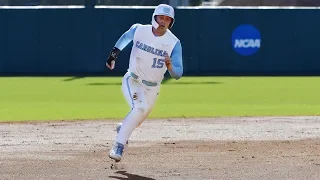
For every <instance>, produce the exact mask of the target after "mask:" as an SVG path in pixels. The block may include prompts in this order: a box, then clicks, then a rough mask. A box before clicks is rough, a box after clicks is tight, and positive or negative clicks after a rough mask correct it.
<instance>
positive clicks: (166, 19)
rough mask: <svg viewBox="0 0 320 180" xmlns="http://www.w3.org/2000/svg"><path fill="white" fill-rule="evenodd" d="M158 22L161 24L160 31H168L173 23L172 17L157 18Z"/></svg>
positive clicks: (159, 16) (160, 16) (161, 16)
mask: <svg viewBox="0 0 320 180" xmlns="http://www.w3.org/2000/svg"><path fill="white" fill-rule="evenodd" d="M156 21H157V23H158V24H159V27H158V30H161V31H166V30H167V29H168V28H169V25H170V23H171V21H172V19H171V17H168V16H163V15H158V16H156Z"/></svg>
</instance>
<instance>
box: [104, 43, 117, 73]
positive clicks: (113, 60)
mask: <svg viewBox="0 0 320 180" xmlns="http://www.w3.org/2000/svg"><path fill="white" fill-rule="evenodd" d="M119 54H120V49H118V48H117V47H114V48H113V49H112V50H111V52H110V55H109V57H108V59H107V62H106V66H107V67H108V68H109V69H111V70H112V69H114V66H115V63H116V59H117V58H118V56H119Z"/></svg>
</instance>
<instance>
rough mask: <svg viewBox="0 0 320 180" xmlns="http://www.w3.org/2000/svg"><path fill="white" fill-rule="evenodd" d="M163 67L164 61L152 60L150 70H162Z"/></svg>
mask: <svg viewBox="0 0 320 180" xmlns="http://www.w3.org/2000/svg"><path fill="white" fill-rule="evenodd" d="M163 65H164V59H157V58H153V64H152V66H151V67H152V68H162V67H163Z"/></svg>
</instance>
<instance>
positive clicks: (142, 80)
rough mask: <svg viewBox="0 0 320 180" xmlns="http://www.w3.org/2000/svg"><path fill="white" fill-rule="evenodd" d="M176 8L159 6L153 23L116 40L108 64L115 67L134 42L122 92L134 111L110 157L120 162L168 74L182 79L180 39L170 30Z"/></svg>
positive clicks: (122, 125) (137, 26) (120, 128)
mask: <svg viewBox="0 0 320 180" xmlns="http://www.w3.org/2000/svg"><path fill="white" fill-rule="evenodd" d="M174 21H175V19H174V9H173V8H172V7H171V6H169V5H166V4H160V5H158V6H157V7H156V8H155V10H154V13H153V15H152V21H151V24H150V25H142V24H134V25H132V26H131V28H130V29H129V30H128V31H126V32H125V33H124V34H123V35H122V36H121V37H120V38H119V40H118V41H117V42H116V44H115V46H114V48H113V49H112V50H111V52H110V55H109V57H108V59H107V62H106V66H107V67H108V68H109V69H111V70H112V69H114V67H115V62H116V59H117V58H118V56H119V54H120V52H121V51H122V50H123V49H124V48H125V47H126V46H127V45H128V44H129V43H130V42H131V41H133V46H132V49H131V54H130V61H129V68H128V72H127V73H126V74H125V75H124V77H123V79H122V93H123V95H124V97H125V99H126V100H127V102H128V104H129V106H130V107H131V111H130V112H129V113H128V115H127V116H126V117H125V119H124V120H123V122H122V123H119V124H118V126H117V128H116V129H117V137H116V142H115V143H114V145H113V147H112V149H111V150H110V153H109V157H110V158H111V159H113V160H115V161H116V162H118V161H120V160H121V158H122V156H123V151H124V148H125V146H127V144H128V139H129V138H130V136H131V134H132V132H133V131H134V129H135V128H137V127H139V126H140V125H141V124H142V122H143V121H144V120H145V119H146V118H147V117H148V115H149V114H150V112H151V110H152V108H153V106H154V104H155V101H156V99H157V97H158V94H159V92H160V85H161V82H162V80H163V78H164V74H165V73H166V71H167V70H168V71H169V73H170V75H171V77H173V78H175V79H179V78H181V77H182V74H183V66H182V47H181V43H180V40H179V39H178V38H177V37H176V36H175V35H174V34H173V33H172V32H171V31H170V30H169V29H170V28H171V27H172V26H173V24H174Z"/></svg>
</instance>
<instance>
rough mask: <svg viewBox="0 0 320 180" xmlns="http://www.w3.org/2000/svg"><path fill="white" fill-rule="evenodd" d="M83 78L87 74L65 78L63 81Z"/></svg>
mask: <svg viewBox="0 0 320 180" xmlns="http://www.w3.org/2000/svg"><path fill="white" fill-rule="evenodd" d="M82 78H85V76H74V77H70V78H67V79H64V80H63V81H73V80H77V79H82Z"/></svg>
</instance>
